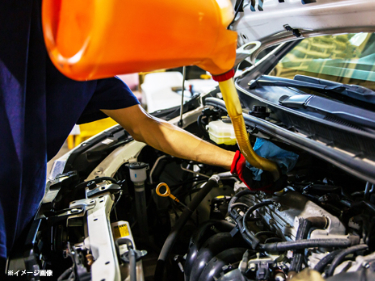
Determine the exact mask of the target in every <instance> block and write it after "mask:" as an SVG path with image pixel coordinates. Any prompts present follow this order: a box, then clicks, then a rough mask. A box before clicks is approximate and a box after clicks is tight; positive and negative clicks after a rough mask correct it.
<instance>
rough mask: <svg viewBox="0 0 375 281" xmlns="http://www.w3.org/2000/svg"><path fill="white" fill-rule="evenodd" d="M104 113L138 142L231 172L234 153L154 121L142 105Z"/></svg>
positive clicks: (161, 121)
mask: <svg viewBox="0 0 375 281" xmlns="http://www.w3.org/2000/svg"><path fill="white" fill-rule="evenodd" d="M102 111H103V112H104V113H105V114H107V115H108V116H109V117H111V118H113V119H114V120H116V121H117V122H118V123H119V124H120V125H121V126H122V127H124V128H125V130H127V131H128V132H129V133H130V134H131V135H132V136H133V138H134V139H136V140H138V141H142V142H145V143H147V144H148V145H150V146H152V147H154V148H156V149H158V150H161V151H163V152H165V153H167V154H170V155H173V156H175V157H179V158H183V159H188V160H194V161H197V162H200V163H205V164H209V165H216V166H221V167H223V168H226V169H228V170H229V169H230V166H231V163H232V160H233V157H234V152H231V151H227V150H224V149H221V148H220V147H217V146H215V145H213V144H210V143H208V142H206V141H203V140H202V139H200V138H198V137H196V136H194V135H192V134H190V133H188V132H186V131H184V130H182V129H181V128H179V127H176V126H174V125H172V124H169V123H167V122H165V121H163V120H160V119H157V118H154V117H152V116H150V115H149V114H148V113H147V112H145V111H144V110H143V109H142V108H141V107H140V106H139V105H135V106H131V107H128V108H123V109H117V110H102Z"/></svg>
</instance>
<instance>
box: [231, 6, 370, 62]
mask: <svg viewBox="0 0 375 281" xmlns="http://www.w3.org/2000/svg"><path fill="white" fill-rule="evenodd" d="M232 2H233V3H234V4H235V7H236V11H237V10H238V14H237V16H236V18H235V21H234V23H233V25H232V27H231V28H233V29H234V30H235V31H237V32H238V46H242V45H244V44H246V43H249V42H252V41H260V42H261V43H262V47H261V48H259V49H258V51H257V52H254V53H253V54H252V56H251V60H252V61H254V59H255V58H256V56H257V55H258V54H259V53H260V52H261V51H262V50H264V49H265V48H267V47H269V46H272V45H276V44H279V43H282V42H286V41H290V40H296V39H301V38H307V37H313V36H317V35H325V34H337V33H340V32H372V31H374V30H375V17H374V12H375V0H237V1H234V0H232ZM241 2H242V5H241V6H240V7H238V5H239V4H241ZM236 3H237V4H236Z"/></svg>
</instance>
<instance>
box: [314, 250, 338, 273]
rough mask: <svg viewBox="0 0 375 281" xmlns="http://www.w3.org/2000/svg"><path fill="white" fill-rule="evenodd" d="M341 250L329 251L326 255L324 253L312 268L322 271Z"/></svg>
mask: <svg viewBox="0 0 375 281" xmlns="http://www.w3.org/2000/svg"><path fill="white" fill-rule="evenodd" d="M341 251H342V250H335V251H333V252H330V253H329V254H328V255H326V256H325V257H324V258H322V259H321V260H320V261H319V262H318V263H317V264H316V265H315V267H314V270H316V271H318V272H320V273H323V271H324V268H325V267H326V266H327V264H329V263H330V262H331V261H333V259H334V258H335V257H336V256H337V254H338V253H340V252H341Z"/></svg>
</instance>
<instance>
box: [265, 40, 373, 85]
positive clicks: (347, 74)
mask: <svg viewBox="0 0 375 281" xmlns="http://www.w3.org/2000/svg"><path fill="white" fill-rule="evenodd" d="M296 74H301V75H306V76H312V77H316V78H321V79H326V80H330V81H334V82H339V83H344V84H354V85H360V86H363V87H366V88H369V89H371V90H375V33H350V34H340V35H334V36H332V35H328V36H320V37H313V38H306V39H303V40H302V41H301V42H300V43H299V44H298V45H297V46H295V47H294V48H293V49H292V50H291V51H290V52H289V53H288V54H287V55H286V56H285V57H284V58H283V59H282V60H281V61H280V62H279V63H278V64H277V65H276V67H275V68H274V69H273V70H272V71H271V73H270V74H269V75H273V76H277V77H283V78H289V79H293V78H294V76H295V75H296Z"/></svg>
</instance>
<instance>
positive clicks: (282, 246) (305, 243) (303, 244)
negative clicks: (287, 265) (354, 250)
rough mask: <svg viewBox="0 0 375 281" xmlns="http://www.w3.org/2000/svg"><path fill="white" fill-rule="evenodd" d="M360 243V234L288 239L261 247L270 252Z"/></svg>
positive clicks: (341, 246)
mask: <svg viewBox="0 0 375 281" xmlns="http://www.w3.org/2000/svg"><path fill="white" fill-rule="evenodd" d="M357 244H359V237H358V236H349V237H348V239H335V238H330V239H303V240H299V241H287V242H278V243H268V244H260V245H259V248H260V249H261V250H264V251H269V252H284V251H288V250H300V249H306V248H315V247H322V248H331V247H338V248H347V247H350V246H354V245H357Z"/></svg>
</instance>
